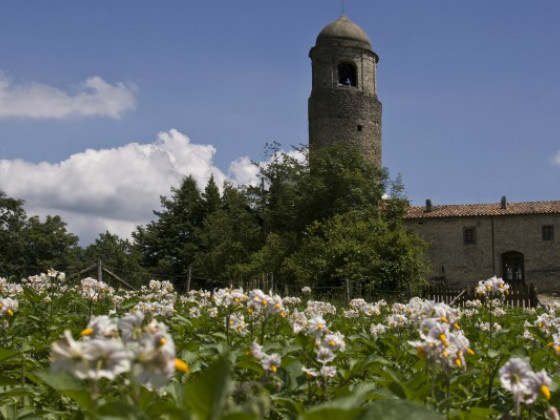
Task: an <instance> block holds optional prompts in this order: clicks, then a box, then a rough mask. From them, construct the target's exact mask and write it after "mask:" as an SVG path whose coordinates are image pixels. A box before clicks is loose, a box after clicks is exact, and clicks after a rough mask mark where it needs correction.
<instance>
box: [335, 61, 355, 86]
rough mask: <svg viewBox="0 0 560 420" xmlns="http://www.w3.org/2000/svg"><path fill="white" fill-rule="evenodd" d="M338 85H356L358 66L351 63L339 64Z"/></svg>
mask: <svg viewBox="0 0 560 420" xmlns="http://www.w3.org/2000/svg"><path fill="white" fill-rule="evenodd" d="M338 85H339V86H356V67H354V66H353V65H352V64H349V63H341V64H339V65H338Z"/></svg>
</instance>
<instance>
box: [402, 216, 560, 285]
mask: <svg viewBox="0 0 560 420" xmlns="http://www.w3.org/2000/svg"><path fill="white" fill-rule="evenodd" d="M406 225H407V227H408V228H409V229H411V230H414V231H416V232H417V233H418V234H419V235H420V237H422V238H423V239H424V240H425V241H426V242H427V243H428V245H429V251H428V252H429V258H430V261H431V263H432V272H431V273H430V278H431V279H433V280H434V281H435V282H445V283H446V284H447V285H448V286H450V287H455V286H459V287H463V286H473V285H475V284H477V283H478V281H479V280H484V279H487V278H489V277H491V276H493V275H496V276H498V277H503V278H504V279H506V277H507V275H508V273H504V266H503V263H504V254H506V253H512V252H514V253H519V254H521V255H522V264H523V271H524V281H525V283H527V284H530V283H533V284H534V285H535V286H537V288H538V290H540V291H560V237H554V239H552V240H543V232H542V227H543V226H554V227H555V228H556V231H555V234H556V236H559V233H560V232H558V229H559V228H560V214H524V215H502V216H470V217H447V218H422V219H413V218H408V219H406ZM472 228H475V232H476V240H475V243H470V244H469V243H465V237H464V235H465V233H464V229H472ZM505 258H507V256H506V257H505Z"/></svg>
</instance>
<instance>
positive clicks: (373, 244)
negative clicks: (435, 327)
mask: <svg viewBox="0 0 560 420" xmlns="http://www.w3.org/2000/svg"><path fill="white" fill-rule="evenodd" d="M422 246H423V244H422V243H421V242H420V241H419V240H418V239H417V237H415V236H414V235H411V234H410V233H409V232H407V231H405V230H404V229H395V228H391V227H390V225H389V223H387V221H386V220H385V219H384V218H383V217H379V216H378V217H376V216H375V215H372V214H369V213H360V212H358V211H349V212H347V213H343V214H339V215H335V216H333V217H332V218H331V219H328V220H326V221H325V222H323V223H320V222H316V223H315V224H314V225H312V226H311V227H310V228H309V229H307V231H306V235H305V237H304V239H303V241H302V244H301V246H300V248H299V249H298V250H297V251H296V252H294V253H293V255H292V256H291V257H290V258H288V259H287V261H286V264H285V272H286V273H289V274H290V275H291V277H293V279H294V280H295V281H299V283H300V284H301V285H302V286H304V285H309V286H312V287H317V286H334V287H337V286H342V285H344V284H345V282H346V280H348V281H349V282H350V284H351V285H352V287H353V289H354V290H355V291H356V292H357V293H356V294H357V295H362V294H364V293H369V294H371V292H374V291H376V290H381V291H401V292H404V291H406V290H407V287H408V286H409V285H420V284H422V281H423V274H424V272H425V267H426V265H425V261H424V260H423V259H422V258H421V256H422V251H423V247H422Z"/></svg>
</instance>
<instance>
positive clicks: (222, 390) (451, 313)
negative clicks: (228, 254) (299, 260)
mask: <svg viewBox="0 0 560 420" xmlns="http://www.w3.org/2000/svg"><path fill="white" fill-rule="evenodd" d="M477 291H478V295H479V298H480V299H478V300H476V301H471V302H469V305H468V306H467V307H465V308H461V309H459V308H453V307H450V306H447V305H445V304H442V303H437V304H436V303H434V302H430V301H427V300H422V299H419V298H413V299H411V300H410V301H409V302H408V303H398V302H397V303H387V302H385V301H383V300H381V301H378V302H366V301H364V300H362V299H354V300H352V301H351V302H349V303H348V305H345V306H334V305H333V304H331V303H329V302H324V301H317V300H313V298H312V297H311V296H312V293H311V292H312V291H310V290H309V289H307V288H304V290H302V293H301V296H299V297H290V296H285V297H281V296H279V295H277V294H274V293H272V292H269V293H265V292H263V291H261V290H242V289H236V288H230V289H219V290H214V291H212V292H210V291H191V292H190V293H188V295H180V294H177V293H176V292H175V291H174V290H173V287H172V285H171V284H170V283H169V282H165V281H163V282H162V281H155V280H153V281H151V282H150V284H149V286H147V287H143V288H142V289H141V290H139V291H115V290H113V289H112V288H111V287H109V286H108V285H107V284H105V283H103V282H98V281H96V280H94V279H91V278H87V279H83V280H81V282H80V283H79V284H74V285H70V284H69V283H68V282H67V281H66V279H65V276H64V274H63V273H60V272H56V271H54V270H53V271H50V272H48V273H46V274H41V275H37V276H33V277H29V278H27V279H23V280H22V281H21V282H17V283H15V282H10V281H7V280H5V279H2V278H0V416H1V417H2V418H5V419H39V418H40V419H67V418H71V419H82V418H91V419H104V418H106V419H117V418H128V419H160V418H161V419H231V420H237V419H239V420H243V419H264V418H271V419H281V418H286V419H305V420H313V419H320V420H330V419H336V420H345V419H372V418H379V419H399V420H402V419H406V418H410V419H420V420H421V419H430V420H432V419H439V418H448V419H489V418H490V419H491V418H496V419H498V418H549V419H558V418H559V416H558V411H557V409H556V407H558V406H559V403H560V392H558V383H559V380H560V375H559V372H558V368H559V364H558V362H559V360H560V359H559V354H560V313H559V312H560V308H557V307H554V306H549V307H545V308H538V309H522V308H510V307H505V306H504V305H503V297H504V295H505V294H507V293H508V285H507V284H504V282H503V281H502V280H501V279H497V278H492V279H488V280H486V281H481V282H480V284H479V286H478V288H477Z"/></svg>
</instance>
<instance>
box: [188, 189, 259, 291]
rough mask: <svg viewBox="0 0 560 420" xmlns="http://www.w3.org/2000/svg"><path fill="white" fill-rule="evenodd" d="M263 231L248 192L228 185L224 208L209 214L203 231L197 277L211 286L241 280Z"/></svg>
mask: <svg viewBox="0 0 560 420" xmlns="http://www.w3.org/2000/svg"><path fill="white" fill-rule="evenodd" d="M206 196H207V195H206V194H205V197H206ZM206 200H207V199H206ZM261 230H262V227H261V224H260V223H259V218H258V214H257V213H256V212H255V210H254V209H252V208H251V206H250V205H249V197H248V195H247V193H246V192H245V190H243V189H242V188H235V187H234V186H232V185H231V184H227V183H226V184H225V185H224V188H223V195H222V198H221V205H220V206H219V208H216V209H215V210H214V211H213V212H211V213H209V214H207V215H206V217H205V220H204V224H203V226H202V228H201V230H200V240H201V248H200V252H199V253H198V254H197V257H196V262H195V265H194V267H195V270H196V274H197V275H200V276H202V277H203V278H204V279H205V280H206V285H207V286H208V285H215V286H219V287H223V286H225V285H227V284H229V282H232V281H236V280H239V279H240V278H241V274H242V270H240V268H239V267H240V265H242V264H243V263H246V262H247V261H249V258H250V256H251V253H252V252H254V251H256V250H257V249H259V247H260V246H261V239H262V236H261Z"/></svg>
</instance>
